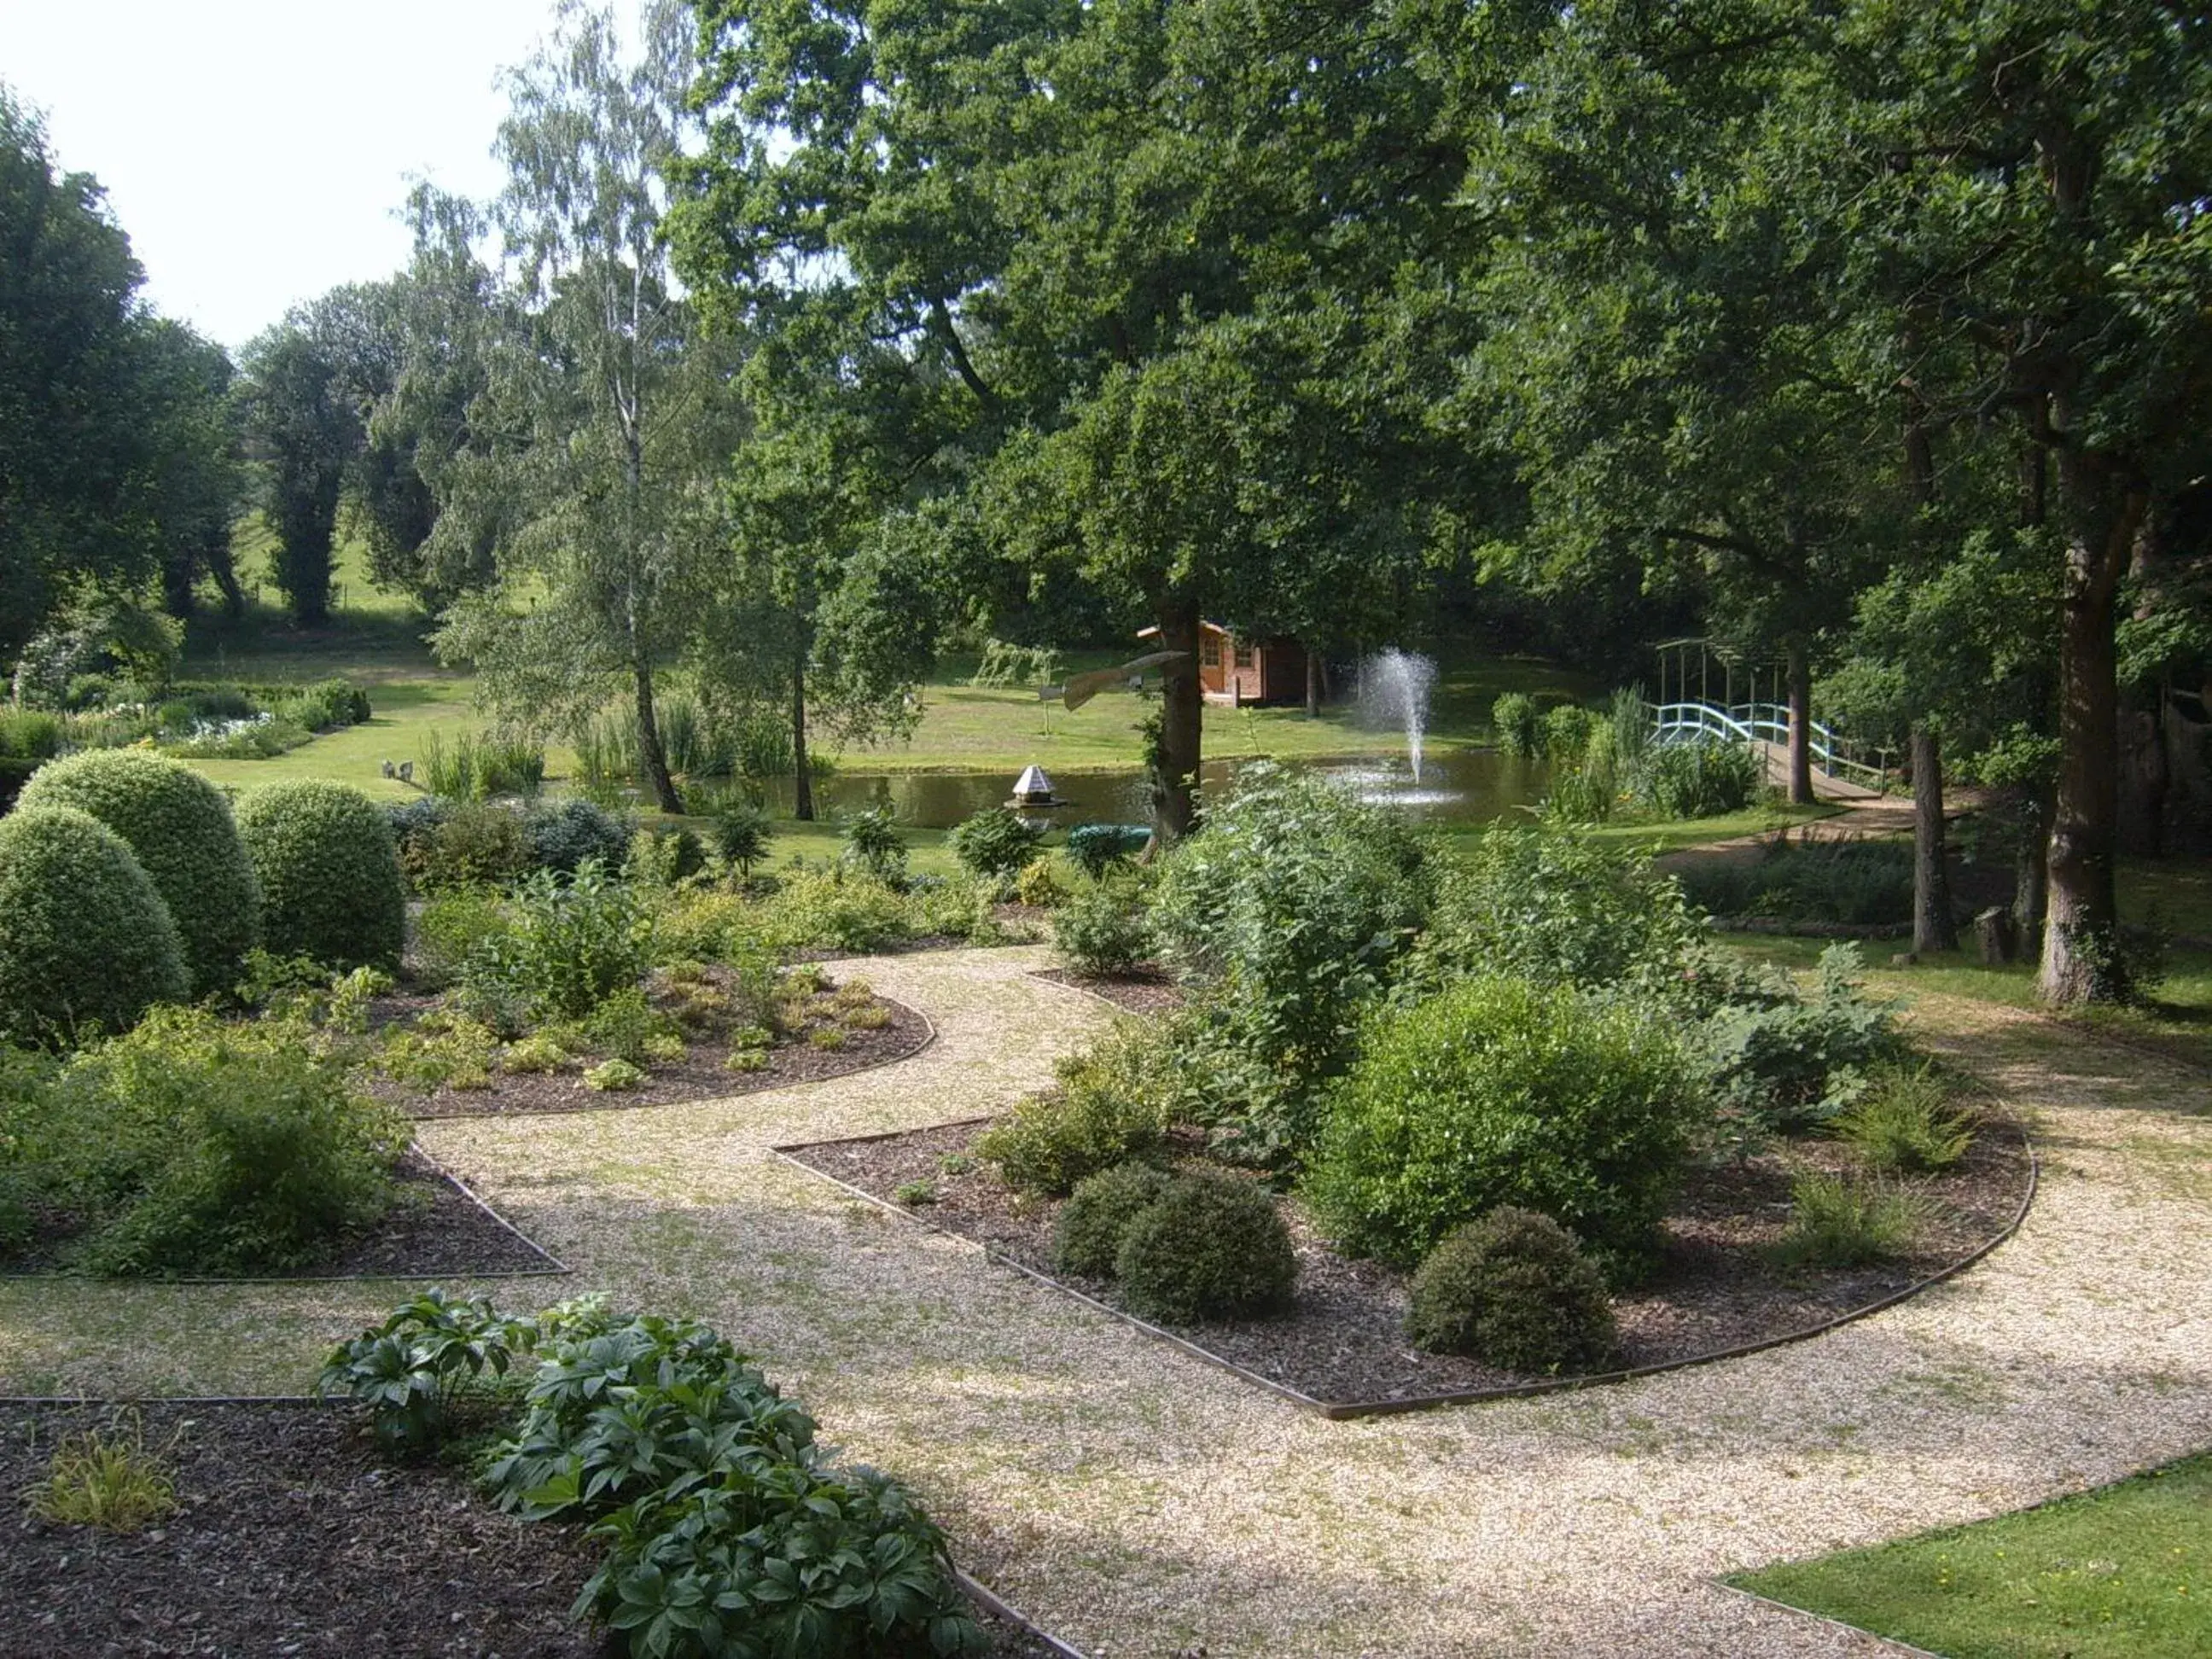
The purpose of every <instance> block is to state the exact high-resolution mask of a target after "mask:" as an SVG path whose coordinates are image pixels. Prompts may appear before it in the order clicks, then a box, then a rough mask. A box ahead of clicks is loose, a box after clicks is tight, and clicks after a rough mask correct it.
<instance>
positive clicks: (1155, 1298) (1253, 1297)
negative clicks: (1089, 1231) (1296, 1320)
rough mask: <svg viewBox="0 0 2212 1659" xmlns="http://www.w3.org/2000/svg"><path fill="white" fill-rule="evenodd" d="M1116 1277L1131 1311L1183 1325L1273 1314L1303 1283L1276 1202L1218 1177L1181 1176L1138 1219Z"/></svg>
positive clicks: (1239, 1179) (1238, 1181) (1258, 1189)
mask: <svg viewBox="0 0 2212 1659" xmlns="http://www.w3.org/2000/svg"><path fill="white" fill-rule="evenodd" d="M1114 1269H1115V1278H1116V1279H1118V1280H1119V1281H1120V1283H1121V1295H1122V1297H1123V1299H1124V1300H1126V1301H1127V1303H1128V1304H1129V1307H1130V1309H1131V1310H1132V1311H1133V1312H1135V1313H1137V1314H1139V1316H1142V1317H1144V1318H1146V1319H1158V1320H1166V1321H1170V1322H1176V1323H1188V1322H1191V1321H1193V1320H1199V1319H1237V1318H1241V1317H1243V1316H1248V1315H1252V1314H1262V1313H1272V1312H1274V1311H1276V1310H1279V1309H1281V1308H1282V1307H1284V1306H1285V1305H1286V1304H1288V1303H1289V1301H1290V1299H1291V1291H1293V1290H1294V1289H1295V1288H1296V1287H1297V1280H1298V1261H1297V1256H1296V1255H1294V1254H1292V1252H1291V1235H1290V1231H1289V1230H1288V1229H1287V1228H1286V1227H1285V1226H1284V1225H1283V1217H1282V1212H1281V1211H1280V1210H1279V1208H1278V1207H1277V1206H1276V1204H1275V1200H1274V1198H1273V1195H1272V1194H1269V1193H1268V1191H1267V1188H1265V1187H1263V1186H1261V1184H1260V1183H1259V1182H1256V1181H1252V1180H1248V1179H1246V1178H1244V1177H1243V1176H1233V1175H1229V1174H1226V1173H1225V1172H1219V1171H1214V1170H1201V1171H1194V1172H1193V1173H1191V1174H1188V1175H1182V1176H1176V1178H1175V1180H1174V1181H1172V1182H1170V1183H1169V1186H1168V1189H1167V1191H1165V1192H1164V1193H1163V1194H1160V1196H1159V1198H1158V1200H1157V1201H1155V1202H1154V1203H1153V1204H1152V1205H1151V1206H1148V1207H1146V1209H1144V1210H1142V1211H1141V1212H1139V1213H1138V1215H1137V1216H1136V1217H1135V1218H1134V1219H1133V1220H1132V1221H1131V1222H1130V1224H1129V1225H1128V1229H1127V1231H1126V1232H1124V1233H1123V1235H1122V1237H1121V1250H1120V1253H1119V1254H1118V1255H1116V1256H1115V1261H1114Z"/></svg>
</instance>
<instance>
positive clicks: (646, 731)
mask: <svg viewBox="0 0 2212 1659" xmlns="http://www.w3.org/2000/svg"><path fill="white" fill-rule="evenodd" d="M630 673H631V677H632V678H633V679H634V680H635V683H636V686H637V752H638V757H639V758H640V759H641V760H642V761H643V762H644V763H645V777H646V781H647V782H648V783H650V784H651V785H652V786H653V799H654V800H656V801H657V802H659V805H660V810H661V811H664V812H681V811H683V810H684V797H683V796H681V795H679V794H678V793H676V780H675V779H674V778H672V777H671V776H669V775H668V750H667V749H666V748H665V747H664V746H663V744H661V741H660V720H659V716H657V715H656V714H654V713H653V665H652V664H651V663H648V662H647V661H646V660H645V659H643V658H638V659H635V661H633V662H632V663H631V665H630Z"/></svg>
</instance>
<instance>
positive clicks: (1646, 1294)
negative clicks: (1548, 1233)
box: [786, 1121, 2032, 1405]
mask: <svg viewBox="0 0 2212 1659" xmlns="http://www.w3.org/2000/svg"><path fill="white" fill-rule="evenodd" d="M983 1127H984V1126H982V1125H981V1124H975V1123H969V1124H951V1125H946V1126H944V1127H939V1128H933V1129H922V1130H916V1131H915V1132H913V1133H907V1134H902V1135H896V1136H891V1137H887V1138H884V1139H872V1140H854V1141H825V1142H822V1143H818V1144H817V1145H814V1146H802V1147H797V1148H787V1149H786V1153H787V1156H789V1157H791V1158H793V1159H794V1160H795V1161H797V1162H799V1163H800V1164H805V1166H806V1167H808V1168H810V1169H813V1170H819V1171H820V1172H821V1173H823V1174H824V1175H828V1176H834V1177H835V1178H836V1179H837V1180H839V1181H842V1182H846V1183H848V1185H850V1186H853V1187H855V1188H860V1190H861V1191H863V1192H865V1193H867V1194H871V1195H872V1196H874V1197H876V1198H878V1199H881V1200H884V1201H886V1202H896V1198H895V1194H896V1191H897V1189H898V1188H900V1187H901V1186H902V1185H906V1184H908V1183H911V1182H928V1183H929V1185H930V1187H931V1188H933V1191H934V1193H935V1195H936V1196H935V1199H934V1201H933V1202H931V1203H929V1204H927V1205H924V1206H902V1207H910V1212H911V1213H914V1214H915V1215H917V1216H919V1217H920V1218H922V1219H924V1220H927V1221H928V1222H931V1223H933V1224H934V1225H938V1226H940V1227H942V1228H945V1230H946V1231H951V1232H953V1233H957V1234H958V1235H960V1236H961V1237H965V1238H969V1239H973V1240H975V1242H976V1243H981V1244H982V1245H984V1246H985V1247H986V1248H987V1249H990V1250H992V1251H994V1253H996V1254H999V1255H1003V1256H1006V1257H1007V1258H1009V1259H1010V1260H1012V1261H1017V1262H1019V1263H1020V1264H1022V1265H1023V1266H1024V1267H1030V1268H1032V1269H1034V1270H1036V1272H1039V1273H1046V1274H1050V1275H1053V1276H1054V1277H1055V1278H1057V1279H1060V1281H1061V1282H1064V1283H1065V1284H1066V1285H1068V1286H1070V1287H1071V1288H1073V1289H1075V1290H1078V1291H1082V1292H1083V1293H1084V1294H1085V1295H1086V1296H1091V1297H1097V1299H1098V1300H1100V1301H1102V1302H1104V1303H1107V1304H1109V1305H1119V1304H1118V1300H1117V1298H1116V1297H1115V1291H1114V1287H1113V1285H1110V1284H1108V1283H1104V1282H1102V1281H1099V1280H1095V1279H1083V1278H1080V1277H1078V1276H1075V1275H1073V1274H1054V1269H1053V1267H1052V1263H1051V1243H1052V1228H1053V1219H1054V1216H1055V1215H1056V1214H1057V1212H1058V1210H1059V1205H1058V1204H1057V1203H1056V1202H1054V1201H1052V1200H1028V1199H1024V1197H1023V1196H1022V1195H1021V1194H1017V1193H1015V1192H1013V1191H1012V1189H1011V1188H1008V1187H1007V1186H1006V1184H1005V1183H1004V1182H1001V1181H1000V1179H999V1177H998V1176H997V1175H996V1174H995V1173H994V1171H993V1170H991V1168H990V1166H989V1165H987V1164H981V1163H980V1162H978V1161H976V1160H975V1158H974V1157H973V1152H972V1147H973V1143H974V1141H975V1138H976V1136H977V1135H978V1134H980V1133H981V1131H982V1128H983ZM958 1155H964V1157H965V1159H966V1161H965V1162H964V1163H963V1159H962V1156H958ZM947 1158H951V1159H952V1168H953V1170H955V1171H957V1173H947V1172H946V1170H945V1160H946V1159H947ZM1808 1167H1809V1168H1814V1169H1824V1170H1832V1171H1838V1170H1843V1169H1844V1168H1846V1167H1848V1156H1847V1154H1846V1152H1845V1151H1844V1148H1843V1146H1841V1145H1840V1144H1839V1143H1836V1142H1831V1141H1825V1140H1808V1141H1801V1142H1794V1143H1791V1144H1790V1146H1788V1147H1787V1149H1786V1150H1778V1151H1771V1152H1765V1153H1763V1154H1761V1155H1760V1156H1759V1157H1756V1158H1751V1159H1748V1160H1747V1161H1745V1162H1742V1163H1737V1164H1723V1165H1718V1166H1715V1167H1711V1168H1700V1169H1697V1170H1692V1172H1691V1174H1690V1175H1689V1176H1688V1178H1687V1179H1686V1181H1685V1182H1684V1185H1683V1189H1682V1192H1681V1194H1680V1197H1679V1198H1678V1200H1677V1201H1676V1203H1675V1206H1674V1210H1673V1212H1672V1213H1671V1214H1669V1216H1668V1218H1667V1222H1666V1225H1665V1243H1664V1253H1663V1256H1662V1262H1661V1266H1660V1267H1659V1270H1658V1272H1657V1273H1656V1274H1655V1276H1654V1277H1653V1279H1651V1280H1650V1282H1649V1283H1648V1284H1645V1285H1639V1286H1638V1287H1637V1288H1636V1289H1635V1290H1634V1291H1631V1292H1627V1293H1625V1294H1622V1295H1620V1296H1617V1297H1615V1298H1614V1299H1613V1312H1614V1315H1615V1317H1616V1318H1617V1319H1618V1321H1619V1323H1620V1355H1619V1366H1620V1368H1622V1369H1628V1368H1636V1367H1643V1366H1647V1365H1658V1364H1673V1363H1678V1362H1680V1361H1684V1360H1689V1359H1693V1358H1699V1357H1701V1356H1706V1355H1711V1354H1715V1353H1718V1352H1724V1351H1726V1350H1729V1349H1733V1348H1736V1347H1741V1346H1746V1345H1748V1344H1753V1343H1758V1342H1764V1341H1770V1340H1775V1339H1777V1338H1780V1337H1784V1336H1787V1335H1790V1334H1792V1333H1796V1332H1800V1331H1803V1330H1805V1329H1807V1328H1809V1327H1813V1326H1816V1325H1820V1324H1822V1323H1825V1322H1828V1321H1831V1320H1833V1319H1836V1318H1838V1317H1840V1316H1844V1315H1845V1314H1849V1313H1851V1312H1853V1311H1856V1310H1859V1309H1863V1308H1865V1307H1867V1306H1869V1304H1874V1303H1876V1302H1880V1301H1881V1300H1883V1299H1884V1298H1886V1297H1891V1296H1893V1295H1896V1294H1897V1293H1898V1292H1899V1291H1905V1290H1906V1289H1908V1288H1910V1287H1911V1286H1912V1285H1916V1284H1917V1283H1919V1282H1920V1281H1921V1280H1923V1279H1926V1278H1927V1277H1929V1275H1930V1274H1932V1273H1937V1272H1940V1271H1942V1269H1943V1268H1945V1267H1948V1266H1950V1265H1951V1264H1953V1263H1954V1262H1955V1261H1959V1260H1960V1258H1962V1257H1964V1256H1966V1255H1969V1254H1971V1253H1972V1252H1973V1251H1974V1250H1976V1249H1979V1248H1980V1247H1981V1246H1983V1245H1984V1244H1986V1243H1990V1241H1991V1240H1993V1239H1995V1238H1996V1237H1999V1236H2001V1235H2002V1232H2003V1231H2004V1230H2005V1229H2006V1228H2007V1227H2008V1225H2010V1224H2011V1222H2012V1220H2013V1218H2014V1217H2015V1214H2016V1213H2017V1212H2018V1210H2019V1206H2020V1204H2021V1200H2022V1198H2023V1197H2024V1196H2025V1195H2026V1193H2027V1183H2028V1181H2029V1179H2030V1172H2031V1169H2032V1165H2031V1163H2030V1159H2029V1158H2028V1154H2027V1147H2026V1144H2025V1142H2024V1140H2023V1139H2022V1138H2021V1135H2020V1133H2019V1132H2018V1130H2017V1129H2016V1128H2015V1127H2014V1126H2013V1125H2011V1124H2010V1123H2008V1122H2006V1121H1989V1122H1987V1123H1985V1124H1984V1127H1983V1130H1982V1133H1980V1134H1979V1135H1978V1136H1977V1137H1976V1139H1975V1141H1974V1145H1973V1148H1972V1151H1971V1152H1969V1153H1968V1155H1967V1157H1966V1160H1965V1162H1964V1164H1962V1165H1961V1166H1960V1169H1959V1170H1956V1171H1954V1173H1952V1174H1950V1175H1948V1176H1941V1177H1932V1178H1929V1179H1927V1180H1924V1181H1923V1182H1918V1183H1917V1185H1918V1186H1919V1187H1920V1188H1921V1189H1922V1192H1923V1196H1924V1199H1925V1201H1926V1205H1927V1210H1928V1216H1927V1220H1926V1222H1925V1224H1924V1225H1923V1227H1922V1229H1921V1231H1920V1235H1919V1237H1918V1239H1917V1243H1916V1245H1915V1248H1914V1250H1913V1253H1912V1254H1911V1255H1909V1256H1907V1257H1905V1258H1904V1259H1903V1260H1900V1261H1893V1262H1888V1263H1885V1264H1883V1265H1881V1266H1878V1267H1863V1268H1851V1269H1816V1270H1801V1271H1795V1272H1785V1271H1784V1270H1783V1269H1782V1268H1780V1267H1777V1266H1776V1265H1774V1264H1773V1262H1772V1261H1771V1260H1770V1258H1769V1255H1768V1251H1769V1250H1770V1249H1771V1246H1772V1245H1773V1244H1774V1243H1775V1242H1776V1241H1777V1240H1778V1239H1779V1238H1780V1237H1781V1236H1782V1234H1783V1232H1784V1230H1785V1228H1786V1226H1787V1224H1788V1218H1789V1210H1790V1177H1791V1174H1792V1171H1793V1170H1798V1169H1804V1168H1808ZM1284 1218H1285V1221H1286V1222H1287V1223H1288V1224H1289V1226H1290V1231H1291V1242H1292V1244H1293V1246H1294V1248H1295V1249H1296V1251H1297V1258H1298V1267H1299V1276H1298V1288H1297V1297H1296V1299H1295V1301H1294V1303H1293V1305H1292V1307H1291V1310H1290V1311H1289V1312H1288V1313H1286V1314H1283V1315H1279V1316H1273V1317H1268V1318H1264V1319H1253V1320H1242V1321H1234V1322H1215V1323H1209V1324H1200V1325H1189V1326H1180V1325H1179V1326H1176V1327H1173V1330H1174V1332H1175V1334H1176V1335H1178V1336H1181V1337H1182V1338H1183V1339H1185V1340H1188V1341H1189V1342H1192V1343H1194V1344H1195V1345H1196V1346H1199V1347H1200V1348H1203V1349H1205V1350H1206V1352H1209V1353H1212V1354H1213V1355H1215V1356H1217V1357H1218V1358H1223V1359H1225V1360H1228V1361H1230V1362H1231V1363H1232V1364H1236V1365H1238V1366H1241V1367H1243V1369H1245V1370H1249V1371H1252V1372H1255V1373H1256V1374H1257V1375H1259V1376H1263V1377H1266V1378H1267V1379H1268V1380H1270V1381H1272V1382H1274V1383H1279V1384H1282V1385H1283V1386H1285V1387H1287V1388H1290V1389H1295V1390H1296V1391H1297V1392H1298V1393H1300V1394H1303V1395H1308V1396H1309V1397H1310V1398H1312V1399H1315V1400H1318V1401H1322V1402H1324V1403H1327V1404H1330V1405H1353V1404H1361V1405H1371V1404H1378V1403H1381V1402H1386V1401H1403V1400H1412V1399H1418V1398H1419V1397H1421V1396H1423V1395H1437V1394H1458V1393H1468V1392H1474V1391H1476V1390H1480V1389H1506V1388H1512V1387H1516V1386H1521V1385H1525V1384H1528V1383H1532V1382H1535V1381H1539V1380H1541V1379H1538V1378H1534V1377H1530V1376H1524V1375H1522V1374H1519V1373H1516V1372H1510V1371H1504V1370H1498V1369H1496V1368H1494V1367H1491V1366H1487V1365H1484V1364H1481V1363H1480V1362H1479V1361H1476V1360H1473V1359H1467V1358H1458V1357H1455V1356H1452V1355H1444V1354H1429V1353H1423V1352H1420V1351H1419V1350H1418V1349H1415V1348H1413V1346H1411V1345H1410V1344H1408V1343H1407V1341H1406V1340H1405V1336H1404V1334H1403V1332H1404V1323H1405V1317H1406V1306H1407V1294H1406V1276H1405V1275H1403V1274H1401V1273H1396V1272H1395V1271H1393V1270H1392V1269H1390V1268H1389V1267H1383V1266H1382V1265H1380V1264H1378V1263H1376V1262H1372V1261H1354V1260H1352V1259H1351V1258H1349V1257H1346V1256H1343V1255H1339V1254H1338V1253H1337V1252H1336V1251H1335V1250H1334V1249H1333V1248H1331V1247H1330V1246H1329V1245H1328V1243H1326V1242H1325V1241H1324V1240H1323V1239H1322V1237H1320V1235H1319V1233H1318V1232H1317V1231H1316V1229H1315V1227H1314V1225H1313V1224H1312V1221H1311V1219H1310V1218H1309V1217H1308V1216H1307V1214H1306V1213H1305V1212H1304V1207H1303V1206H1301V1205H1300V1204H1299V1202H1298V1201H1297V1199H1296V1198H1295V1197H1293V1198H1291V1199H1289V1200H1285V1205H1284Z"/></svg>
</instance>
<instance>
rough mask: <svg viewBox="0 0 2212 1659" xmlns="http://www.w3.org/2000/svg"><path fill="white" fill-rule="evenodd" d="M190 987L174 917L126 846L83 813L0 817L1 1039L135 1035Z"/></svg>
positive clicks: (35, 811)
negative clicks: (156, 1010)
mask: <svg viewBox="0 0 2212 1659" xmlns="http://www.w3.org/2000/svg"><path fill="white" fill-rule="evenodd" d="M190 988H191V975H190V974H189V972H188V970H187V969H186V968H185V956H184V950H183V947H182V945H180V944H179V940H178V938H177V929H176V924H175V923H174V922H173V921H171V920H170V919H169V908H168V906H167V905H166V904H164V903H163V902H161V894H160V892H159V891H158V890H156V889H155V885H154V883H153V881H152V879H151V878H149V876H148V875H147V874H146V872H145V868H144V866H142V865H141V864H140V863H139V862H138V860H137V856H136V855H135V854H132V852H131V848H130V847H129V845H128V844H126V843H125V842H124V840H123V838H122V837H121V836H118V835H117V834H116V833H115V832H114V831H113V830H112V829H108V828H107V827H106V825H105V824H103V823H100V821H99V820H98V819H96V818H94V817H92V816H91V815H90V814H89V813H87V812H83V811H79V810H78V809H77V808H76V807H74V806H36V807H19V808H18V809H17V810H16V811H13V812H11V813H9V815H8V816H7V817H4V818H0V1037H7V1038H12V1039H13V1040H15V1041H17V1042H45V1043H49V1044H57V1045H58V1044H63V1043H66V1042H71V1041H74V1040H76V1039H77V1038H78V1037H80V1036H88V1035H90V1034H92V1033H93V1032H94V1031H97V1030H101V1029H106V1030H125V1029H127V1028H128V1027H129V1026H130V1025H131V1024H132V1023H133V1022H135V1021H136V1020H137V1018H139V1016H140V1015H142V1014H143V1013H144V1012H145V1011H146V1010H147V1008H149V1006H153V1005H154V1004H155V1003H160V1002H173V1001H179V1000H182V999H183V998H184V997H185V994H186V993H187V992H188V991H189V990H190Z"/></svg>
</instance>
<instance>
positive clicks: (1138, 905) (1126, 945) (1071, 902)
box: [1052, 875, 1152, 975]
mask: <svg viewBox="0 0 2212 1659" xmlns="http://www.w3.org/2000/svg"><path fill="white" fill-rule="evenodd" d="M1052 940H1053V944H1054V946H1056V947H1057V948H1058V950H1059V951H1060V957H1061V960H1063V961H1064V962H1066V964H1067V965H1068V967H1069V968H1070V969H1073V971H1075V972H1076V973H1079V974H1090V975H1112V974H1126V973H1127V972H1129V971H1130V970H1131V969H1133V968H1135V967H1136V965H1137V964H1138V963H1140V962H1142V961H1143V960H1144V959H1145V956H1146V952H1147V951H1150V950H1151V949H1152V929H1151V927H1150V924H1149V923H1148V921H1147V920H1146V914H1145V890H1144V888H1143V887H1142V885H1141V884H1139V883H1138V882H1136V881H1134V880H1133V879H1130V878H1127V877H1126V876H1123V877H1119V878H1117V877H1115V876H1112V875H1109V876H1108V877H1106V878H1103V879H1102V880H1098V881H1092V882H1086V883H1085V884H1083V885H1082V886H1080V887H1079V888H1077V889H1076V890H1075V891H1074V892H1073V894H1072V895H1070V896H1069V897H1068V900H1067V902H1066V903H1065V904H1063V905H1061V906H1060V908H1059V909H1057V910H1055V911H1054V912H1053V915H1052Z"/></svg>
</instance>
